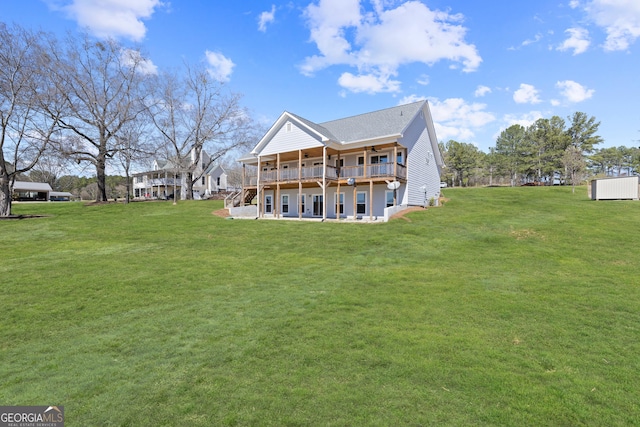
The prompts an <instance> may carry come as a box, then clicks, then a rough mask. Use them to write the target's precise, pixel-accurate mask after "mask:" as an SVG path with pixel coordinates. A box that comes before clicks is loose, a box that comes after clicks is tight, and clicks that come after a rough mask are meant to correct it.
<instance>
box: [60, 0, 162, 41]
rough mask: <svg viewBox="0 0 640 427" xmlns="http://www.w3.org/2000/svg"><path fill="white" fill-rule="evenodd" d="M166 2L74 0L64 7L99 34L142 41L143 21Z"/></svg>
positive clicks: (76, 18)
mask: <svg viewBox="0 0 640 427" xmlns="http://www.w3.org/2000/svg"><path fill="white" fill-rule="evenodd" d="M162 5H163V3H162V2H161V1H160V0H100V1H96V0H71V2H70V3H69V4H67V5H65V6H62V7H61V10H63V11H65V12H66V13H67V14H68V15H69V16H70V17H71V18H72V19H74V20H76V21H77V22H78V25H80V26H81V27H85V28H88V29H89V30H90V31H91V32H92V33H93V34H95V35H96V36H98V37H105V38H106V37H124V38H128V39H131V40H134V41H140V40H142V39H143V38H144V36H145V34H146V31H147V28H146V27H145V25H144V23H143V22H142V20H143V19H148V18H150V17H151V15H152V14H153V12H154V11H155V9H156V8H157V7H159V6H162Z"/></svg>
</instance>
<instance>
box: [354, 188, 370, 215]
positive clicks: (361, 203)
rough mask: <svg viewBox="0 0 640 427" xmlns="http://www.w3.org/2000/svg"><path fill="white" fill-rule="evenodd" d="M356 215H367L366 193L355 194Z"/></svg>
mask: <svg viewBox="0 0 640 427" xmlns="http://www.w3.org/2000/svg"><path fill="white" fill-rule="evenodd" d="M356 213H357V214H362V215H364V214H366V213H367V193H364V192H358V193H357V194H356Z"/></svg>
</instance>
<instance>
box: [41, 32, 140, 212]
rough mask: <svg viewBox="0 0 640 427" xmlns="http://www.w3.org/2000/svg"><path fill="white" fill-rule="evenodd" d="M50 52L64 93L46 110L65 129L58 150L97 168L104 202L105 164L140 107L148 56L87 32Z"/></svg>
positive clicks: (58, 85) (52, 73) (100, 198)
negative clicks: (59, 101)
mask: <svg viewBox="0 0 640 427" xmlns="http://www.w3.org/2000/svg"><path fill="white" fill-rule="evenodd" d="M50 54H51V56H52V58H53V59H54V61H52V62H51V65H52V66H51V67H50V68H49V69H48V70H47V72H48V73H49V75H50V76H51V79H52V81H53V83H54V84H55V85H56V88H57V89H58V90H59V91H60V92H61V93H63V94H64V95H65V96H64V101H65V102H64V105H63V106H62V108H60V109H54V108H52V107H49V108H48V109H47V111H48V112H49V114H50V115H51V116H52V117H60V127H61V128H62V130H63V131H64V133H63V135H62V137H61V138H59V139H58V140H57V145H56V146H57V149H58V150H59V151H60V152H61V153H63V154H64V155H65V156H67V157H69V158H71V159H73V160H75V161H76V162H77V163H81V162H89V163H90V164H92V165H93V166H95V169H96V177H97V184H98V191H97V193H96V201H106V200H107V192H106V185H105V179H106V168H107V163H109V162H110V161H111V160H112V159H113V157H114V156H115V155H116V154H117V153H118V151H119V150H120V149H121V148H122V145H121V140H120V139H119V138H118V137H119V136H120V135H119V134H120V132H121V131H122V129H123V127H124V126H126V125H127V124H128V123H129V122H131V121H133V120H135V119H136V117H137V116H138V115H139V114H140V112H141V110H142V109H141V104H140V103H139V102H137V101H138V99H139V95H138V90H139V89H140V85H141V82H142V80H143V77H144V75H143V74H142V72H141V71H142V70H143V66H144V61H145V60H144V59H143V57H142V55H141V54H140V52H139V51H137V50H131V49H125V48H123V46H121V45H120V44H119V43H117V42H116V41H114V40H105V41H99V40H94V39H91V38H90V37H89V36H88V35H86V34H85V35H83V37H82V38H80V39H77V38H75V37H72V36H71V35H69V36H68V38H67V39H66V42H65V43H64V45H59V44H58V43H52V44H51V45H50Z"/></svg>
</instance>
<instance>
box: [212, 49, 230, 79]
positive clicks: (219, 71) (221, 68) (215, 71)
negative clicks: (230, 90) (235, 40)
mask: <svg viewBox="0 0 640 427" xmlns="http://www.w3.org/2000/svg"><path fill="white" fill-rule="evenodd" d="M205 55H206V57H207V62H208V63H209V68H208V71H209V74H211V76H213V77H214V78H216V79H218V80H219V81H221V82H228V81H229V79H230V78H231V73H232V72H233V67H235V65H236V64H234V63H233V61H231V60H230V59H229V58H227V57H225V56H224V55H223V54H221V53H219V52H211V51H206V52H205Z"/></svg>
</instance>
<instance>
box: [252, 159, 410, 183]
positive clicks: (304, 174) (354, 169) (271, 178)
mask: <svg viewBox="0 0 640 427" xmlns="http://www.w3.org/2000/svg"><path fill="white" fill-rule="evenodd" d="M394 171H395V173H394ZM278 172H279V173H278ZM326 178H327V179H330V180H336V179H338V178H356V179H361V178H391V179H406V178H407V168H406V166H404V165H402V164H400V163H398V164H394V163H376V164H372V165H367V167H366V168H365V167H364V165H359V166H344V167H341V168H336V167H334V166H327V167H326ZM313 179H322V165H316V166H308V167H304V168H302V169H298V168H287V169H280V171H278V170H276V169H273V170H270V171H263V172H261V173H260V182H261V183H263V184H267V183H275V182H280V183H283V182H296V181H298V180H302V181H304V180H313ZM247 180H248V185H249V186H255V185H257V181H258V178H257V177H255V176H251V177H248V178H247Z"/></svg>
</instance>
